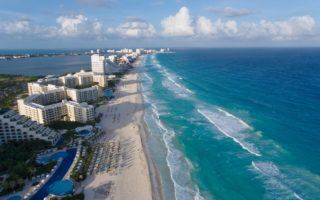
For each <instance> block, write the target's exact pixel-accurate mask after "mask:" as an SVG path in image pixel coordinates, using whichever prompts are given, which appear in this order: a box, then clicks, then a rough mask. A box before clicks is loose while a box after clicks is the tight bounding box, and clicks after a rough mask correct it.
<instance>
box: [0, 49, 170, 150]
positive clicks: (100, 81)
mask: <svg viewBox="0 0 320 200" xmlns="http://www.w3.org/2000/svg"><path fill="white" fill-rule="evenodd" d="M167 51H170V50H169V49H160V50H159V51H157V50H151V49H150V50H145V49H135V50H133V49H126V48H125V49H121V50H117V51H116V50H112V49H111V50H108V51H107V55H104V54H102V53H101V52H100V50H97V51H96V52H94V51H91V52H90V54H91V71H84V70H81V71H79V72H77V73H74V74H67V75H63V76H54V75H48V76H46V77H45V78H42V79H39V80H37V81H36V82H30V83H28V94H29V96H28V97H26V98H24V99H18V100H17V104H18V111H19V114H18V113H16V112H15V111H12V110H3V109H2V110H0V144H3V143H6V142H8V141H10V140H14V141H19V140H29V139H30V140H32V139H40V140H46V141H49V142H50V143H51V144H53V145H55V144H56V143H57V142H58V140H59V138H60V134H59V133H58V132H56V131H54V130H52V129H50V128H47V127H45V126H44V125H46V124H50V123H51V122H54V121H60V120H64V121H76V122H82V123H86V122H89V121H93V120H94V106H93V105H89V104H88V103H90V102H92V101H96V100H98V99H99V97H101V96H102V94H103V89H104V88H106V87H107V86H108V80H110V79H113V78H115V75H113V73H115V72H119V71H121V70H122V69H126V67H130V64H131V63H132V62H134V61H135V59H136V58H137V57H138V56H140V55H142V54H149V53H158V52H167Z"/></svg>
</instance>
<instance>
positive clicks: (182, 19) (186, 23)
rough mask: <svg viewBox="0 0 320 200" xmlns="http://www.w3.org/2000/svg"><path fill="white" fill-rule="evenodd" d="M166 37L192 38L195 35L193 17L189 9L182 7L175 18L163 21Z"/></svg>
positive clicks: (170, 17) (171, 17)
mask: <svg viewBox="0 0 320 200" xmlns="http://www.w3.org/2000/svg"><path fill="white" fill-rule="evenodd" d="M161 25H162V27H163V29H164V30H163V35H164V36H191V35H194V27H193V26H192V17H191V16H190V14H189V9H188V8H187V7H182V8H181V9H180V10H179V11H178V13H177V14H176V15H174V16H172V15H171V16H169V17H167V18H165V19H163V20H162V21H161Z"/></svg>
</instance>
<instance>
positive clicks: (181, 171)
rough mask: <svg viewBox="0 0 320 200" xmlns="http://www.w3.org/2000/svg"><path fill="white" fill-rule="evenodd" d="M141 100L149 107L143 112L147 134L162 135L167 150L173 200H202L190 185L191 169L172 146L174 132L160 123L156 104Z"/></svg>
mask: <svg viewBox="0 0 320 200" xmlns="http://www.w3.org/2000/svg"><path fill="white" fill-rule="evenodd" d="M143 100H144V101H145V102H147V103H148V104H149V105H150V107H148V109H147V110H146V112H145V121H146V123H147V126H148V128H149V132H150V134H156V133H154V132H159V133H160V134H162V140H163V143H164V145H165V147H166V149H167V154H166V163H167V166H168V168H169V172H170V178H171V180H172V182H173V185H174V196H175V199H176V200H180V199H181V200H189V199H190V200H192V199H197V200H202V199H203V197H202V196H201V194H200V191H199V189H198V188H197V187H196V186H194V185H193V184H192V181H191V177H190V170H191V167H190V166H189V164H188V163H187V160H186V159H185V157H184V155H183V153H182V152H180V151H179V150H177V149H176V148H175V147H174V146H173V144H172V139H173V138H174V136H175V132H174V131H173V130H169V129H168V128H167V127H166V126H165V125H164V124H163V123H162V122H161V119H160V114H159V113H160V111H159V108H158V106H157V104H156V103H155V102H154V101H151V100H150V99H149V97H148V96H147V95H143ZM147 115H148V116H147Z"/></svg>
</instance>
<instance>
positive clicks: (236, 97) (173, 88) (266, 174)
mask: <svg viewBox="0 0 320 200" xmlns="http://www.w3.org/2000/svg"><path fill="white" fill-rule="evenodd" d="M319 53H320V50H319V49H203V50H199V49H198V50H179V51H177V52H176V53H174V54H155V55H148V56H147V57H146V58H145V62H144V63H143V68H142V71H141V73H140V79H141V81H142V83H141V88H142V91H143V99H144V101H145V103H146V110H145V117H144V118H145V121H146V124H147V126H148V129H149V132H150V137H149V139H148V147H149V149H150V153H151V157H152V158H153V160H155V164H156V165H157V168H158V169H159V171H160V174H161V177H162V181H163V188H164V189H163V191H164V195H165V198H166V199H316V198H318V197H319V195H320V189H319V188H320V176H319V174H320V171H319V169H320V168H319V166H320V160H319V158H320V151H319V148H317V146H318V144H319V142H320V135H319V134H317V133H319V131H320V127H319V124H318V123H317V122H318V121H319V120H320V114H319V113H320V112H319V111H320V105H319V103H318V102H317V101H318V100H317V99H319V98H320V88H319V85H320V78H319V76H318V75H317V74H319V72H320V59H319V56H317V55H319Z"/></svg>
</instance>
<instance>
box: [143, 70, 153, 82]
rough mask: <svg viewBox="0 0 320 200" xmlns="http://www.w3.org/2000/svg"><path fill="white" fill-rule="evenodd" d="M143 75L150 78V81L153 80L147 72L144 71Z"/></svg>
mask: <svg viewBox="0 0 320 200" xmlns="http://www.w3.org/2000/svg"><path fill="white" fill-rule="evenodd" d="M143 75H144V76H145V77H146V78H147V79H149V81H151V82H153V80H152V78H151V77H150V76H149V75H148V74H147V73H145V72H143Z"/></svg>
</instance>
